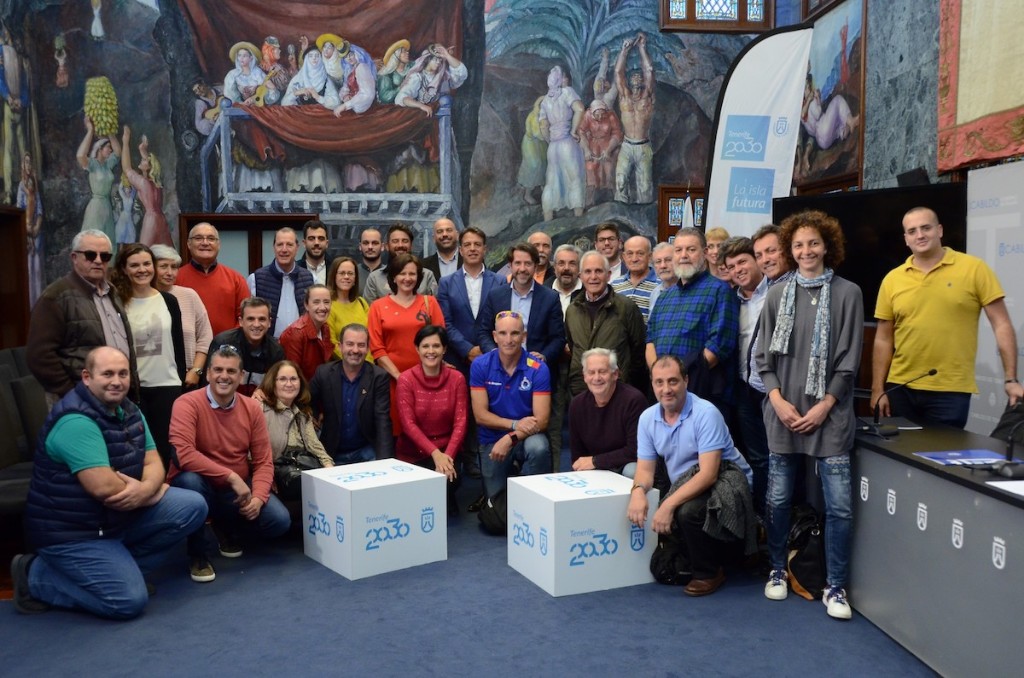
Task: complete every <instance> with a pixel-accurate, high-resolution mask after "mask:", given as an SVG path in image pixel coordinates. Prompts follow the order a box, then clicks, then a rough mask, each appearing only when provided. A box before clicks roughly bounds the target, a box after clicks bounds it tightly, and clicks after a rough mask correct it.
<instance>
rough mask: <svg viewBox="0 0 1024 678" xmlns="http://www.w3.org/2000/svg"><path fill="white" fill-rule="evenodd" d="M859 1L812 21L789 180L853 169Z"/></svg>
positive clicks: (858, 114)
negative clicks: (811, 32)
mask: <svg viewBox="0 0 1024 678" xmlns="http://www.w3.org/2000/svg"><path fill="white" fill-rule="evenodd" d="M862 17H863V0H847V2H845V3H843V4H842V5H840V6H838V7H836V8H834V9H832V10H830V11H829V12H828V13H827V14H825V15H824V16H822V17H820V18H818V19H817V20H816V21H815V22H814V39H813V41H812V42H811V57H810V63H809V64H808V68H807V82H806V85H805V87H804V98H803V105H802V107H801V110H800V121H801V126H800V127H801V130H800V140H799V142H798V144H797V151H796V165H795V168H794V170H793V174H794V177H793V178H794V181H795V183H796V184H798V185H803V184H807V183H811V182H814V181H820V180H824V179H831V178H834V177H840V176H844V175H850V174H856V173H857V171H858V168H859V162H860V153H859V150H860V138H861V134H860V126H861V120H862V119H863V107H862V102H861V91H862V84H863V79H864V69H863V59H862V54H863V50H864V31H863V21H862Z"/></svg>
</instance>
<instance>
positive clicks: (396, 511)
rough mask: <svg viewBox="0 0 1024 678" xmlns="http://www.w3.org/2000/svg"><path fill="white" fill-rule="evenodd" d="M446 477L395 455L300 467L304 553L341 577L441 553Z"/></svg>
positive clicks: (395, 566) (404, 564)
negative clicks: (305, 468) (385, 457)
mask: <svg viewBox="0 0 1024 678" xmlns="http://www.w3.org/2000/svg"><path fill="white" fill-rule="evenodd" d="M445 484H446V480H445V477H444V476H443V475H441V474H440V473H435V472H434V471H429V470H427V469H425V468H421V467H419V466H415V465H413V464H409V463H407V462H404V461H399V460H398V459H382V460H378V461H368V462H364V463H362V464H349V465H346V466H335V467H333V468H322V469H316V470H313V471H305V472H303V474H302V520H303V525H302V540H303V545H304V547H305V553H306V555H307V556H309V557H310V558H312V559H313V560H315V561H317V562H318V563H320V564H322V565H325V566H326V567H329V568H330V569H332V570H334V571H335V572H337V573H338V574H340V575H342V576H343V577H346V578H348V579H362V578H363V577H370V576H373V575H375V574H381V573H383V572H392V571H394V570H401V569H404V568H407V567H413V566H414V565H423V564H425V563H433V562H436V561H438V560H447V559H448V520H447V502H446V494H445V493H446V491H447V488H446V487H445Z"/></svg>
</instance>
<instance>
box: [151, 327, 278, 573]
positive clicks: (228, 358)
mask: <svg viewBox="0 0 1024 678" xmlns="http://www.w3.org/2000/svg"><path fill="white" fill-rule="evenodd" d="M208 365H209V370H208V372H207V376H208V379H209V382H210V383H209V385H208V386H207V387H206V388H205V389H200V390H197V391H192V392H190V393H186V394H185V395H183V396H181V397H180V398H178V399H177V400H176V401H174V408H173V409H172V410H171V429H170V436H169V437H170V441H171V445H173V446H174V448H175V450H176V451H177V456H178V463H177V464H171V470H170V472H169V473H168V479H169V480H170V482H171V484H172V485H173V486H175V487H183V488H187V489H190V490H194V491H195V492H198V493H199V494H201V495H202V496H203V498H204V499H205V500H206V504H207V506H208V507H209V509H210V510H209V515H210V519H211V522H212V523H213V527H214V530H215V531H216V532H218V535H217V536H218V540H219V542H220V544H219V547H220V549H219V550H220V554H221V555H222V556H224V557H225V558H237V557H239V556H241V555H242V549H241V547H240V546H239V545H238V534H239V532H240V531H243V530H244V531H246V532H250V533H255V534H257V535H259V536H262V537H276V536H279V535H281V534H284V533H285V532H286V531H287V530H288V527H289V526H290V525H291V519H290V518H289V516H288V509H286V508H285V506H284V504H282V503H281V501H280V500H279V499H278V498H277V497H276V496H275V495H273V494H271V491H270V488H271V485H272V484H273V482H274V460H273V454H272V452H271V450H270V435H269V434H268V433H267V422H266V420H265V419H264V418H263V410H262V408H261V407H260V406H259V404H257V403H256V401H254V400H252V399H250V398H247V397H246V396H243V395H239V394H237V393H236V391H237V390H238V386H239V384H240V383H241V381H242V356H241V355H240V354H239V353H238V350H237V349H236V348H235V347H234V346H227V345H225V346H221V347H220V348H218V349H217V350H216V351H214V352H213V353H211V354H210V360H209V363H208ZM211 546H212V545H211V544H210V543H209V541H208V540H207V534H206V526H205V525H204V526H201V527H200V528H199V529H198V530H197V531H196V532H194V533H192V534H191V535H190V536H189V538H188V555H189V560H190V563H189V569H190V572H191V575H192V580H193V581H197V582H209V581H213V580H214V578H215V577H216V576H217V575H216V572H215V571H214V569H213V566H212V565H211V564H210V561H209V553H210V551H211V550H212V548H210V547H211Z"/></svg>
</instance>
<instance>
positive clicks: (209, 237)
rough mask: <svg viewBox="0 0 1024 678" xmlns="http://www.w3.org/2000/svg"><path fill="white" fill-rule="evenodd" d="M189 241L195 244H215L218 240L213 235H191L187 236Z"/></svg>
mask: <svg viewBox="0 0 1024 678" xmlns="http://www.w3.org/2000/svg"><path fill="white" fill-rule="evenodd" d="M189 240H195V241H196V242H217V241H218V240H220V238H218V237H217V236H215V235H193V236H189Z"/></svg>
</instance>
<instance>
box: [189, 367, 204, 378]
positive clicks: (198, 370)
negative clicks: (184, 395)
mask: <svg viewBox="0 0 1024 678" xmlns="http://www.w3.org/2000/svg"><path fill="white" fill-rule="evenodd" d="M192 371H193V372H195V373H196V376H197V377H201V376H203V368H202V367H193V368H192Z"/></svg>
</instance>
